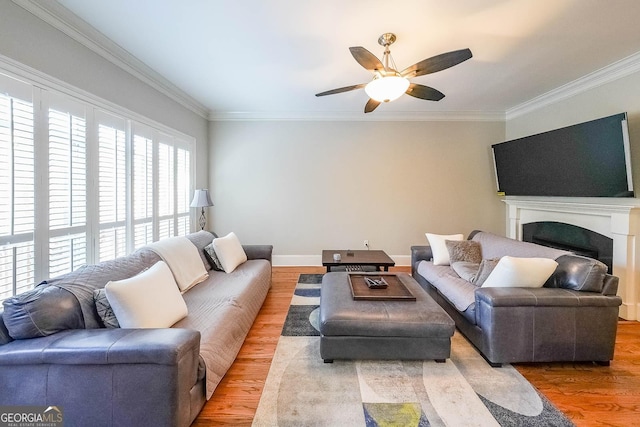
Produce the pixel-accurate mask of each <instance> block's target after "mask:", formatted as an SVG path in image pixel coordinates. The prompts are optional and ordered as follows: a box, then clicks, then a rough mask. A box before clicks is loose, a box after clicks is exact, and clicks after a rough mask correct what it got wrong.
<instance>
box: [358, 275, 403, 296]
mask: <svg viewBox="0 0 640 427" xmlns="http://www.w3.org/2000/svg"><path fill="white" fill-rule="evenodd" d="M365 277H370V278H383V279H384V281H385V282H387V285H388V286H387V287H386V288H382V289H380V288H377V289H372V288H369V286H367V283H366V282H365ZM349 286H350V287H351V295H352V296H353V299H354V300H356V301H358V300H360V301H415V300H416V297H415V296H413V294H412V293H411V291H410V290H409V289H407V287H406V286H405V285H404V283H402V281H401V280H400V279H399V278H398V276H397V275H396V274H380V273H372V274H364V273H349Z"/></svg>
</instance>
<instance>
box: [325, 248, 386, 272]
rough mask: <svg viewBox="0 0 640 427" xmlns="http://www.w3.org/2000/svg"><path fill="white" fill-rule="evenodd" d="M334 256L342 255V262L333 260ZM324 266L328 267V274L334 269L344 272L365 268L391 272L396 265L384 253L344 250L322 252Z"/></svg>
mask: <svg viewBox="0 0 640 427" xmlns="http://www.w3.org/2000/svg"><path fill="white" fill-rule="evenodd" d="M333 254H340V261H335V260H334V259H333ZM322 265H323V266H324V267H327V273H328V272H330V271H331V270H332V269H333V268H334V267H343V268H341V269H342V270H344V269H346V270H347V271H362V270H363V267H375V271H380V269H381V268H382V269H384V271H389V267H393V266H394V265H396V263H395V262H394V261H393V260H392V259H391V258H390V257H389V255H387V254H386V253H385V252H384V251H378V250H374V251H372V250H362V251H347V250H344V249H326V250H323V251H322Z"/></svg>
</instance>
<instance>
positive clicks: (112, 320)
mask: <svg viewBox="0 0 640 427" xmlns="http://www.w3.org/2000/svg"><path fill="white" fill-rule="evenodd" d="M93 300H94V301H95V303H96V311H97V312H98V316H100V320H102V323H103V324H104V326H105V328H119V327H120V323H118V319H116V315H115V313H114V312H113V309H112V308H111V304H109V300H108V299H107V294H106V293H105V291H104V288H102V289H96V290H95V291H93Z"/></svg>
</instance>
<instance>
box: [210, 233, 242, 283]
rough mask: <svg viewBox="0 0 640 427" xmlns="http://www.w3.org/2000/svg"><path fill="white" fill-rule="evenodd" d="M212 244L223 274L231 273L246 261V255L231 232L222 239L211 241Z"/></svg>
mask: <svg viewBox="0 0 640 427" xmlns="http://www.w3.org/2000/svg"><path fill="white" fill-rule="evenodd" d="M212 244H213V249H214V250H215V251H216V255H217V256H218V259H219V260H220V264H222V268H223V269H224V271H225V273H231V272H232V271H233V270H235V269H236V268H237V267H238V266H239V265H240V264H242V263H243V262H245V261H246V260H247V254H246V253H245V252H244V249H242V245H241V244H240V240H238V237H237V236H236V234H235V233H234V232H233V231H232V232H231V233H229V234H227V235H226V236H224V237H218V238H217V239H213V242H212Z"/></svg>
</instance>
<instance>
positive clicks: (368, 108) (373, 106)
mask: <svg viewBox="0 0 640 427" xmlns="http://www.w3.org/2000/svg"><path fill="white" fill-rule="evenodd" d="M378 105H380V101H376V100H375V99H371V98H369V101H368V102H367V104H366V105H365V106H364V112H365V113H370V112H372V111H373V110H375V109H376V108H378Z"/></svg>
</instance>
